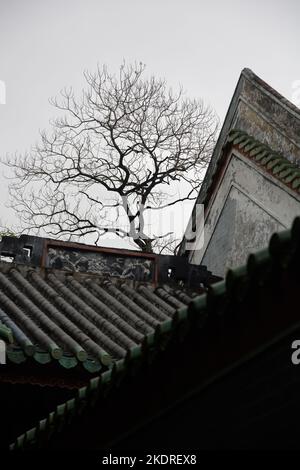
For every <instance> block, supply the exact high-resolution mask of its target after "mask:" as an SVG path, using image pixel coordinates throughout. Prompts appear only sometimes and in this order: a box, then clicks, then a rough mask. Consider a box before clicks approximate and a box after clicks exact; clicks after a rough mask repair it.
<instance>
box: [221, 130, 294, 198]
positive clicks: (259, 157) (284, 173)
mask: <svg viewBox="0 0 300 470" xmlns="http://www.w3.org/2000/svg"><path fill="white" fill-rule="evenodd" d="M226 144H231V145H233V146H236V147H237V149H238V150H243V153H244V154H246V155H247V156H248V157H249V158H251V160H253V161H255V162H256V163H257V164H258V165H260V166H262V167H265V169H266V170H267V171H268V172H269V173H271V174H272V175H274V176H275V177H276V179H278V180H280V181H282V183H284V184H286V185H288V186H289V188H291V189H293V190H295V191H296V192H298V193H299V192H300V168H299V167H298V166H297V165H295V164H294V163H292V162H291V161H290V160H288V159H287V158H286V157H285V156H284V155H281V154H280V153H279V152H275V151H274V150H272V149H271V148H270V147H268V146H267V145H266V144H263V143H262V142H259V141H258V140H256V139H254V138H253V137H251V136H250V135H248V134H247V133H246V132H244V131H241V130H238V129H232V130H231V131H230V132H229V134H228V138H227V141H226Z"/></svg>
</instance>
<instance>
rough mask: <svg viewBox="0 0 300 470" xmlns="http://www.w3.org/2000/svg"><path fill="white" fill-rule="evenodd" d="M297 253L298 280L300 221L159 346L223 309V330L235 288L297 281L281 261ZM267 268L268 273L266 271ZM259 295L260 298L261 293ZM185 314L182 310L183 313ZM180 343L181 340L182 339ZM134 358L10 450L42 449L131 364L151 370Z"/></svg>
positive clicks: (198, 302) (168, 327)
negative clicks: (274, 279) (276, 279)
mask: <svg viewBox="0 0 300 470" xmlns="http://www.w3.org/2000/svg"><path fill="white" fill-rule="evenodd" d="M295 250H298V251H297V253H298V255H297V256H298V259H297V260H296V261H297V262H296V266H297V269H298V271H297V273H296V275H297V276H299V275H300V262H299V261H300V217H298V218H296V219H295V220H294V223H293V225H292V228H291V229H289V230H286V231H284V232H280V233H278V234H274V235H273V236H272V237H271V240H270V242H269V246H268V248H266V249H264V250H260V251H258V252H256V253H253V254H252V255H250V256H249V258H248V262H247V264H246V265H243V266H241V267H239V268H237V269H234V270H231V271H229V272H228V274H227V276H226V280H225V282H224V281H222V282H219V283H216V284H215V285H214V286H211V288H210V290H209V293H208V294H203V295H201V296H198V297H196V298H194V299H193V300H192V301H191V302H190V304H189V305H188V313H189V312H191V313H192V314H186V313H185V314H184V315H183V314H182V315H181V314H180V315H179V316H178V318H179V317H180V318H181V321H180V322H178V321H173V320H171V319H169V320H166V321H165V322H164V323H163V324H162V325H161V326H160V333H159V334H160V335H161V341H160V343H161V342H163V338H164V337H166V338H168V337H169V336H170V333H172V332H173V331H174V330H176V329H177V328H178V325H182V327H184V329H185V325H186V327H187V330H185V331H184V334H185V333H186V331H188V330H193V329H194V328H195V327H197V326H201V328H205V327H206V324H210V318H211V319H216V318H217V319H218V314H219V309H220V308H222V311H221V313H222V320H224V321H222V322H220V323H219V327H220V328H221V327H222V325H223V324H226V317H227V315H228V316H231V315H232V311H233V309H234V304H236V305H237V304H238V303H239V302H240V301H241V294H240V290H241V289H239V288H238V289H235V288H234V286H240V285H242V286H243V290H245V289H247V288H250V287H251V296H252V298H253V296H254V297H255V292H256V290H255V289H258V288H259V284H260V279H265V278H266V277H268V276H272V272H273V269H275V272H276V276H278V275H280V273H279V271H278V269H281V270H284V271H285V272H287V273H290V275H291V277H292V278H294V276H295V271H294V264H290V263H289V262H288V263H282V257H283V256H284V257H285V259H287V255H289V256H290V260H291V263H295V253H296V251H295ZM266 266H267V267H268V269H265V267H266ZM282 274H283V273H282ZM282 274H281V275H282ZM257 286H258V287H257ZM259 292H260V291H259ZM259 295H261V292H260V294H259ZM229 298H230V302H228V299H229ZM258 298H259V296H258ZM208 304H209V305H208ZM183 311H184V310H183V309H182V311H181V312H183ZM243 318H244V317H243V309H242V310H241V311H240V321H243ZM199 319H201V323H198V322H199ZM175 337H176V335H175ZM183 337H184V335H183ZM178 339H179V340H180V339H181V338H180V335H179V338H178ZM154 347H156V348H159V347H160V346H159V345H156V346H154ZM166 347H168V341H167V342H166ZM181 347H183V346H181ZM134 356H135V357H132V358H128V360H126V361H124V360H123V361H121V362H117V363H115V365H114V367H113V369H110V370H108V371H105V372H103V373H102V374H101V375H100V376H99V377H96V378H93V379H92V380H91V381H90V383H89V385H87V386H86V387H82V388H80V389H79V390H78V391H77V395H76V397H74V399H73V400H71V401H70V400H68V401H67V402H66V403H64V404H62V405H61V406H59V407H57V408H56V409H55V411H53V412H52V413H50V414H49V415H48V417H47V419H45V420H43V421H42V422H43V425H42V426H41V424H40V423H41V421H40V422H39V423H37V427H36V428H35V429H36V431H35V432H34V431H32V430H30V432H29V433H25V434H23V435H21V436H19V437H18V438H17V439H16V441H15V442H14V443H13V444H12V445H11V446H10V449H11V450H14V449H21V448H30V446H33V445H34V446H39V445H40V444H41V443H42V442H45V441H47V439H49V438H51V435H52V434H53V433H58V432H59V431H60V430H61V429H62V428H63V427H65V426H67V425H68V424H69V423H70V422H71V421H72V419H75V417H76V416H77V415H78V414H79V413H80V414H82V413H84V411H85V409H87V408H88V407H91V406H94V404H95V403H96V402H97V400H99V399H100V398H99V397H101V400H105V397H106V396H107V395H108V394H109V392H110V390H112V389H113V387H117V386H118V385H119V380H118V378H119V377H124V376H126V374H131V363H135V362H136V359H137V358H138V357H139V358H140V360H141V362H143V361H144V362H145V364H148V366H149V367H150V366H152V365H151V364H150V363H149V362H147V361H148V359H147V354H144V351H143V350H142V348H140V349H139V350H137V353H136V355H134ZM149 364H150V365H149ZM98 390H99V392H100V391H101V393H99V394H98ZM45 422H46V424H45Z"/></svg>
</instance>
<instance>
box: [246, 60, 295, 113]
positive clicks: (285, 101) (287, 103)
mask: <svg viewBox="0 0 300 470" xmlns="http://www.w3.org/2000/svg"><path fill="white" fill-rule="evenodd" d="M242 75H244V76H245V77H247V78H248V79H250V80H251V81H253V82H255V83H256V84H257V85H258V86H260V87H262V88H264V90H265V91H267V92H268V93H271V94H272V95H273V96H274V97H275V98H277V99H278V100H279V101H280V103H281V104H283V105H284V106H286V107H288V108H290V110H291V111H292V112H293V113H294V112H295V113H296V114H297V115H298V116H297V117H298V119H300V108H299V107H298V106H296V105H295V104H294V103H292V102H291V101H290V100H288V99H287V98H285V96H283V95H282V94H281V93H279V91H277V90H275V88H273V87H272V86H271V85H269V84H268V83H267V82H265V81H264V80H263V79H262V78H260V77H259V76H258V75H257V74H256V73H255V72H253V70H251V69H250V68H248V67H245V68H244V69H243V70H242Z"/></svg>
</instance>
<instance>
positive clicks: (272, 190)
mask: <svg viewBox="0 0 300 470" xmlns="http://www.w3.org/2000/svg"><path fill="white" fill-rule="evenodd" d="M296 215H300V196H299V195H297V194H296V193H295V192H294V191H293V190H291V189H289V188H288V187H287V186H285V185H284V184H282V183H281V182H280V181H278V180H277V179H275V178H274V177H273V176H272V175H270V174H268V173H266V171H265V170H263V169H260V168H259V167H258V166H257V165H256V164H255V163H253V162H252V161H251V160H249V159H247V158H246V157H244V156H243V155H241V154H240V153H239V152H238V151H236V150H233V151H232V155H231V158H229V162H228V163H227V168H226V169H225V172H224V175H223V178H222V179H221V181H220V183H219V187H217V188H216V191H215V194H214V196H213V197H212V199H211V204H210V206H209V207H208V208H207V212H206V219H205V229H204V245H203V248H202V249H200V250H198V251H194V252H193V253H192V255H191V259H190V261H191V262H192V263H195V264H200V263H201V264H204V265H206V266H207V267H208V269H209V270H211V271H212V272H213V273H214V274H215V275H218V276H222V277H223V276H224V275H225V273H226V271H227V269H229V268H235V267H237V266H240V265H242V264H244V263H245V262H246V261H247V257H248V255H249V253H251V252H252V251H257V250H259V249H262V248H265V247H266V246H267V244H268V240H269V238H270V236H271V235H272V233H274V232H276V231H280V230H284V229H285V228H288V227H289V226H290V225H291V223H292V221H293V219H294V218H295V216H296ZM197 236H198V237H200V236H201V234H200V233H198V235H197Z"/></svg>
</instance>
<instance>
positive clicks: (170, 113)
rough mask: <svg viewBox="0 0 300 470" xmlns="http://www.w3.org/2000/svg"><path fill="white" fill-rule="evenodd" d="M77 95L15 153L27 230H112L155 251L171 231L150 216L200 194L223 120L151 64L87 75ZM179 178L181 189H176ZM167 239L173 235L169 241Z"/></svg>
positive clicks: (16, 204) (69, 95) (61, 101)
mask: <svg viewBox="0 0 300 470" xmlns="http://www.w3.org/2000/svg"><path fill="white" fill-rule="evenodd" d="M84 75H85V80H86V88H85V89H84V90H83V92H82V94H81V95H80V96H79V97H77V96H76V95H75V93H74V91H73V90H72V89H64V90H63V91H62V92H61V95H60V97H59V98H56V99H54V100H52V104H53V105H54V106H55V107H56V108H57V110H58V111H60V112H61V113H62V117H58V118H57V119H55V121H54V122H52V129H51V130H50V131H48V132H46V131H43V132H42V133H41V140H40V143H39V144H38V145H36V146H35V147H34V148H33V149H32V151H31V152H28V153H26V154H22V155H14V156H13V157H9V158H8V159H7V161H6V164H7V165H8V166H9V167H11V168H13V171H14V176H15V180H14V181H13V183H12V184H11V185H10V194H11V202H12V207H13V208H14V210H15V211H16V212H17V213H18V215H19V216H20V219H21V221H22V226H23V227H24V229H26V230H30V231H31V232H33V231H41V230H43V231H44V232H46V233H47V234H48V235H50V236H54V237H56V238H60V237H67V236H68V237H76V238H77V239H78V238H80V237H84V236H85V235H87V234H93V236H94V242H95V243H96V244H99V240H100V237H101V236H103V235H104V234H107V233H113V234H115V235H117V236H121V237H129V238H130V239H131V240H132V241H133V242H134V243H135V245H136V246H137V247H139V248H140V249H141V250H143V251H153V250H154V249H156V247H157V246H161V243H162V244H165V242H166V240H169V239H170V237H171V239H172V233H165V234H161V235H156V234H155V233H154V231H155V230H154V231H153V230H152V232H151V233H149V232H148V231H147V227H146V223H145V221H146V218H147V215H148V214H149V213H150V212H151V211H152V212H154V211H158V210H163V209H165V208H168V207H171V206H175V205H177V204H179V203H181V202H183V201H186V200H193V199H195V198H196V195H197V193H198V190H199V187H200V185H201V182H202V179H203V170H204V169H205V168H206V166H207V163H208V161H209V158H210V156H211V153H212V149H213V146H214V144H215V136H216V131H217V123H218V121H217V118H216V115H215V113H214V112H213V111H212V110H211V109H210V108H209V107H207V106H205V105H204V104H203V101H201V100H199V99H189V98H186V97H185V94H184V92H183V90H182V89H181V88H179V90H178V91H176V92H174V91H173V90H172V89H171V88H169V87H168V86H167V84H166V82H165V81H164V80H162V79H158V78H155V77H154V76H151V77H147V76H146V72H145V66H144V65H143V64H135V65H126V64H123V65H121V67H120V69H119V71H118V74H113V73H111V72H110V71H109V70H108V69H107V67H106V66H104V67H98V69H97V71H96V72H95V73H90V72H85V74H84ZM174 184H175V185H176V184H180V185H181V190H180V193H178V191H176V190H175V191H173V194H172V188H174ZM166 237H167V238H166Z"/></svg>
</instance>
